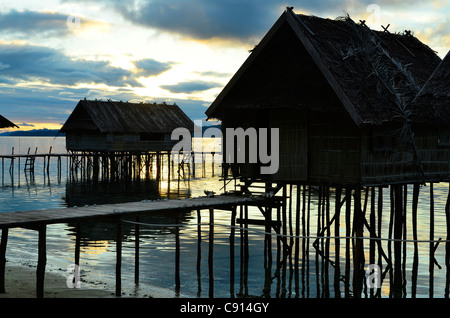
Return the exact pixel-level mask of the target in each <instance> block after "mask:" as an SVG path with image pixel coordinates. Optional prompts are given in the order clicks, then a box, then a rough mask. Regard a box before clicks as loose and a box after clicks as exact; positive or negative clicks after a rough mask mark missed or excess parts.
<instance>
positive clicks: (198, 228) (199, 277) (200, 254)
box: [197, 209, 202, 297]
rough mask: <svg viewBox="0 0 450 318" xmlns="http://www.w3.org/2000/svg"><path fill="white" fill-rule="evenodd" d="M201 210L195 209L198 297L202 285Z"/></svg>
mask: <svg viewBox="0 0 450 318" xmlns="http://www.w3.org/2000/svg"><path fill="white" fill-rule="evenodd" d="M201 220H202V216H201V210H200V209H197V282H198V292H199V295H198V296H199V297H200V291H201V289H202V288H201V286H202V278H201V270H200V269H201V262H202V226H201Z"/></svg>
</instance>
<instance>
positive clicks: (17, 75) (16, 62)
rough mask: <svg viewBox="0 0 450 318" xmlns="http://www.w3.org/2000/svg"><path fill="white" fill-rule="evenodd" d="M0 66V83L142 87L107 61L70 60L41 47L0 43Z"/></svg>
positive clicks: (59, 52)
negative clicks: (22, 82) (28, 82)
mask: <svg viewBox="0 0 450 318" xmlns="http://www.w3.org/2000/svg"><path fill="white" fill-rule="evenodd" d="M0 65H1V72H0V83H9V84H10V83H13V82H20V81H33V80H40V81H43V82H46V83H50V84H59V85H76V84H80V83H96V84H106V85H109V86H119V87H120V86H127V85H131V86H141V84H140V83H138V82H137V81H136V80H135V79H134V74H133V73H132V72H131V71H128V70H125V69H122V68H117V67H112V66H111V65H110V64H109V62H107V61H88V60H73V59H71V58H69V57H68V56H66V55H65V54H64V53H62V52H61V51H58V50H55V49H52V48H48V47H42V46H34V45H14V44H0Z"/></svg>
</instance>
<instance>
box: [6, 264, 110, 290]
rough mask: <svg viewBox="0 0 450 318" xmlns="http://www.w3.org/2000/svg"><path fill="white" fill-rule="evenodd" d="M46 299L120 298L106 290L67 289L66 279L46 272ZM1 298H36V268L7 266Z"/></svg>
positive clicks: (88, 288) (90, 288) (89, 288)
mask: <svg viewBox="0 0 450 318" xmlns="http://www.w3.org/2000/svg"><path fill="white" fill-rule="evenodd" d="M44 279H45V281H44V298H119V297H116V296H115V295H114V293H113V292H111V291H109V290H106V289H99V288H92V287H89V286H88V287H83V285H82V287H81V288H69V287H67V283H66V277H64V276H63V275H61V274H57V273H54V272H45V278H44ZM0 298H36V268H34V267H26V266H19V265H7V266H6V269H5V293H3V294H0Z"/></svg>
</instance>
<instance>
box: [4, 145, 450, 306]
mask: <svg viewBox="0 0 450 318" xmlns="http://www.w3.org/2000/svg"><path fill="white" fill-rule="evenodd" d="M3 138H6V137H3ZM5 140H6V139H5ZM14 142H17V140H9V141H8V143H9V144H8V145H10V144H14ZM26 142H33V143H34V144H32V145H30V147H34V146H39V145H37V143H39V142H42V143H44V144H45V146H39V147H40V148H43V149H46V147H47V146H48V145H49V144H52V145H53V149H54V152H58V150H57V149H58V148H59V149H64V139H63V138H57V139H54V138H51V140H50V139H45V138H44V139H43V140H42V141H40V140H39V139H32V140H31V141H30V139H27V140H25V138H22V139H21V146H20V147H21V148H22V149H26V148H27V147H28V146H27V144H26ZM7 148H8V149H9V146H8V147H7ZM55 149H56V150H55ZM9 152H10V150H5V149H3V153H9ZM16 164H17V163H16ZM22 164H23V163H22ZM22 167H23V166H22ZM53 167H54V166H52V165H51V169H50V171H49V173H48V174H47V173H45V172H44V167H43V163H42V162H39V161H38V159H37V161H36V172H35V174H34V178H31V176H26V175H25V174H24V173H23V170H22V172H21V173H20V174H17V173H16V175H15V176H14V179H12V178H11V176H10V175H9V174H8V173H5V175H4V177H3V183H2V187H0V198H1V202H2V203H1V205H0V212H5V211H16V210H17V211H19V210H35V209H47V208H56V207H62V206H84V205H93V204H102V203H114V202H126V201H141V200H161V199H165V198H167V197H169V198H170V199H177V198H183V197H189V196H192V197H195V196H200V195H203V191H204V190H212V191H216V192H217V193H220V192H221V187H222V186H223V184H222V183H221V182H219V181H218V176H217V172H218V171H219V169H218V166H216V167H215V169H216V170H215V176H214V177H213V176H212V170H211V166H210V165H206V167H205V169H206V170H205V171H204V172H202V174H200V173H198V174H197V176H196V178H192V179H191V180H190V181H189V182H187V181H185V180H183V181H182V182H181V184H180V186H178V185H177V186H172V185H169V184H168V180H163V182H162V183H156V182H155V181H153V180H139V181H135V182H130V183H123V182H95V183H94V182H78V181H76V180H72V179H70V178H68V177H67V175H68V174H67V173H63V174H62V178H61V179H59V178H58V176H57V172H56V171H55V169H54V168H53ZM7 168H9V166H8V167H7ZM22 169H23V168H22ZM197 169H198V170H197V171H201V170H202V169H203V167H202V166H201V164H199V166H198V168H197ZM5 170H6V171H7V169H5ZM62 171H67V162H66V161H65V160H63V162H62ZM19 177H20V178H19ZM175 183H176V182H175ZM433 190H434V193H433V195H434V220H433V219H431V218H430V216H431V215H430V200H429V198H430V196H429V194H430V186H429V185H427V186H423V187H422V188H421V189H420V196H419V204H418V214H417V222H416V223H414V222H413V218H412V213H411V206H412V203H411V200H412V198H411V195H410V194H412V192H413V189H412V187H410V188H409V189H408V197H407V210H408V213H407V214H406V215H405V222H406V223H405V226H404V231H403V239H406V240H408V241H402V242H400V244H396V242H394V241H393V240H388V238H389V237H391V232H392V231H393V229H392V221H391V218H390V194H389V189H384V190H383V200H384V202H383V209H382V211H381V212H382V213H381V214H378V204H375V205H374V206H373V207H372V205H371V196H370V194H369V196H368V197H367V201H365V197H363V200H362V203H363V205H364V207H365V210H364V211H365V216H366V220H367V222H368V224H376V228H377V235H378V237H381V238H382V239H383V240H379V241H374V240H368V239H367V238H368V237H369V236H370V233H369V230H368V228H367V227H365V228H364V229H363V230H364V231H363V234H364V237H365V238H366V239H365V240H355V239H352V238H350V237H347V236H352V235H353V234H354V233H352V232H351V231H350V232H349V229H348V227H347V222H346V220H347V219H352V218H353V216H354V215H353V214H352V213H351V214H350V215H347V213H346V211H345V209H344V208H343V209H342V210H341V213H340V218H339V219H338V218H337V217H336V216H335V214H334V209H335V199H336V196H335V195H336V194H335V193H334V192H333V191H331V193H330V196H329V199H327V200H326V201H325V200H324V199H323V197H321V196H320V195H319V194H320V193H319V189H317V188H311V189H308V188H302V187H299V188H297V186H293V187H292V188H287V196H288V197H289V199H288V201H287V204H286V209H285V210H277V209H274V210H273V211H272V213H273V214H272V218H273V220H282V221H285V222H284V223H283V224H285V225H286V226H285V227H282V228H280V229H279V233H280V235H274V234H275V231H274V229H266V228H265V227H264V226H261V225H253V224H248V225H246V224H242V223H239V222H238V223H236V227H235V228H234V227H231V226H230V225H231V222H232V219H231V212H230V211H225V210H223V211H222V210H215V213H214V228H213V231H214V237H213V240H212V238H211V237H210V233H211V227H210V225H209V224H208V223H209V217H210V215H209V211H207V210H201V211H200V212H198V211H195V210H194V211H190V212H187V213H171V212H167V213H153V214H151V215H146V216H145V217H144V216H141V217H140V219H139V222H140V223H141V224H144V225H140V226H139V227H137V226H136V225H135V224H134V223H123V229H122V234H123V256H122V258H123V262H122V267H123V268H122V287H123V291H124V293H125V294H126V295H131V296H136V297H145V296H151V295H152V292H153V291H152V287H159V288H164V289H165V290H167V291H168V292H169V295H172V296H178V297H209V296H214V297H250V296H258V297H261V296H262V297H264V296H265V297H292V298H294V297H299V298H307V297H310V298H317V297H332V298H334V297H394V296H399V297H408V298H410V297H447V296H448V286H449V284H448V272H447V270H448V269H447V258H446V257H447V255H446V249H447V248H448V246H447V245H448V244H447V243H446V242H443V241H441V242H440V243H439V239H442V240H446V239H447V223H446V219H445V204H446V200H447V194H448V184H435V185H434V188H433ZM297 192H298V193H297ZM305 199H306V200H305ZM300 200H301V201H300ZM304 200H305V201H304ZM297 204H299V207H300V208H299V209H297ZM236 212H237V218H238V219H245V211H242V213H244V214H241V211H240V209H238V210H237V211H236ZM372 212H377V213H376V214H374V215H373V213H372ZM380 215H381V216H382V217H380ZM372 217H373V218H372ZM262 218H263V217H262V214H261V211H260V210H259V209H258V208H256V207H249V209H248V219H262ZM125 221H130V222H134V221H136V220H135V219H128V220H125ZM297 221H298V222H297ZM430 222H432V223H430ZM145 224H150V225H149V226H147V225H145ZM171 224H172V225H176V224H182V226H181V227H178V226H170V225H171ZM297 224H298V226H297ZM415 224H416V225H417V231H416V232H413V228H414V226H413V225H415ZM430 227H434V230H433V231H432V235H431V236H430ZM268 230H270V234H271V235H270V236H268ZM76 231H77V225H76V224H55V225H49V226H48V229H47V237H48V241H47V270H48V271H55V272H59V273H61V274H63V275H65V271H66V269H67V266H68V265H70V264H72V263H73V262H74V255H75V240H76ZM79 231H80V240H81V242H80V246H81V254H80V267H81V270H82V284H83V286H84V288H108V289H109V290H111V291H114V288H115V262H116V254H115V252H116V251H115V235H116V232H115V225H114V224H109V223H106V222H105V223H99V222H84V223H82V224H81V226H80V228H79ZM136 231H139V232H138V233H139V235H138V242H139V284H138V285H135V277H134V276H135V249H136V233H137V232H136ZM323 236H325V237H329V238H323ZM336 236H339V237H340V238H336ZM430 238H431V239H433V240H435V242H432V243H430V242H429V240H430ZM414 239H417V240H419V242H414V241H413V240H414ZM355 253H359V254H358V255H356V254H355ZM356 258H357V259H360V260H362V264H363V265H362V271H361V270H358V264H357V263H355V259H356ZM7 259H8V262H9V263H10V264H22V265H29V266H35V265H36V263H37V233H36V232H35V231H31V230H26V229H11V230H10V239H9V241H8V250H7ZM398 260H399V261H400V263H396V261H398ZM211 264H212V266H211ZM370 264H375V265H378V266H380V267H379V269H380V270H381V272H380V274H381V279H380V282H381V285H380V288H377V289H374V288H371V287H373V284H372V283H373V282H374V281H371V280H369V278H370V277H372V276H370V274H371V273H367V272H366V269H367V268H368V266H369V265H370ZM394 278H395V279H394ZM355 284H356V285H355Z"/></svg>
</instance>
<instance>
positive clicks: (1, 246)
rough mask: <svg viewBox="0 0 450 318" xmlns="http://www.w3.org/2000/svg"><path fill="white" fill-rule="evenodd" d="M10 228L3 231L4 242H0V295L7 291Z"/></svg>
mask: <svg viewBox="0 0 450 318" xmlns="http://www.w3.org/2000/svg"><path fill="white" fill-rule="evenodd" d="M8 230H9V229H8V228H3V229H2V240H1V242H0V293H1V294H4V293H5V292H6V291H5V269H6V245H7V242H8Z"/></svg>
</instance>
